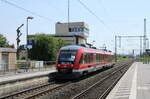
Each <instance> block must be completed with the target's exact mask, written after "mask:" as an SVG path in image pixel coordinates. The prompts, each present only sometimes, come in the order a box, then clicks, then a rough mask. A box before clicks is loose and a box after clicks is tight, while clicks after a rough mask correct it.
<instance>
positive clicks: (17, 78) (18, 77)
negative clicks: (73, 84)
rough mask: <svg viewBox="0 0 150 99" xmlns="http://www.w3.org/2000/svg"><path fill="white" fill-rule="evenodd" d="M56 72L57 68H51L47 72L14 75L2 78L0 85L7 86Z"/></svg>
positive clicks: (0, 78) (0, 77)
mask: <svg viewBox="0 0 150 99" xmlns="http://www.w3.org/2000/svg"><path fill="white" fill-rule="evenodd" d="M55 71H56V69H55V68H51V69H49V70H46V71H37V72H26V73H20V74H19V73H18V74H14V75H4V76H0V85H1V84H5V83H9V82H15V81H20V80H23V79H30V78H33V77H38V76H44V75H48V74H49V73H52V72H55Z"/></svg>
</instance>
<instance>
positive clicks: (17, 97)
mask: <svg viewBox="0 0 150 99" xmlns="http://www.w3.org/2000/svg"><path fill="white" fill-rule="evenodd" d="M69 83H70V82H69V81H64V82H60V81H59V82H55V81H51V82H50V83H46V84H42V85H39V86H36V87H32V88H28V89H26V90H22V91H19V92H15V93H12V94H9V95H6V96H3V97H0V99H35V98H37V97H39V96H42V95H44V94H45V93H47V92H50V91H52V90H54V89H59V88H60V87H63V86H65V85H68V84H69Z"/></svg>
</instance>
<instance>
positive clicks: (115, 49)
mask: <svg viewBox="0 0 150 99" xmlns="http://www.w3.org/2000/svg"><path fill="white" fill-rule="evenodd" d="M115 62H117V36H116V35H115Z"/></svg>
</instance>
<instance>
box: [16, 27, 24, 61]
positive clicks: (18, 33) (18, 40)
mask: <svg viewBox="0 0 150 99" xmlns="http://www.w3.org/2000/svg"><path fill="white" fill-rule="evenodd" d="M23 25H24V24H21V25H20V26H19V27H18V28H17V30H16V31H17V39H16V41H17V59H19V52H18V49H19V43H20V36H21V35H22V33H21V32H20V28H21V27H22V26H23Z"/></svg>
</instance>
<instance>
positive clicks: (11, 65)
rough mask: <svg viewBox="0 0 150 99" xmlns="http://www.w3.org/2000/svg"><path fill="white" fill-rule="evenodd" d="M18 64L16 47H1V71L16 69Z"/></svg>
mask: <svg viewBox="0 0 150 99" xmlns="http://www.w3.org/2000/svg"><path fill="white" fill-rule="evenodd" d="M15 65H16V49H14V48H0V71H9V70H14V69H15V67H16V66H15Z"/></svg>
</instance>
